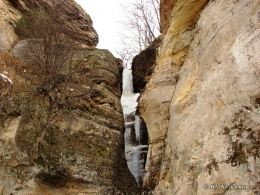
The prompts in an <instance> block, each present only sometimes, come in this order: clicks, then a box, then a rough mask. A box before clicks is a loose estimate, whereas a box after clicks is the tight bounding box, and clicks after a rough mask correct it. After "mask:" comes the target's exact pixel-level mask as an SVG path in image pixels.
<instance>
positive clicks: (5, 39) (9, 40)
mask: <svg viewBox="0 0 260 195" xmlns="http://www.w3.org/2000/svg"><path fill="white" fill-rule="evenodd" d="M54 2H55V3H56V4H57V3H60V4H62V8H60V9H59V11H57V14H56V17H55V20H56V22H57V23H59V22H63V25H62V27H63V28H64V32H65V34H66V35H67V36H69V37H70V38H71V39H73V40H75V41H77V42H79V43H81V44H84V45H86V46H90V47H95V46H96V45H97V44H98V34H97V33H96V31H95V29H94V28H93V25H92V20H91V18H90V16H89V15H88V14H87V13H86V12H85V11H84V10H83V9H82V8H81V7H80V6H79V5H78V4H77V3H76V2H75V1H74V0H66V1H60V0H58V1H52V0H38V1H31V0H0V10H1V13H2V15H1V18H0V25H1V31H0V50H1V51H8V50H10V49H11V48H12V47H13V46H14V43H15V41H17V40H18V37H17V35H16V34H15V33H14V28H15V27H16V25H15V23H16V21H17V20H18V19H19V18H20V17H21V16H22V14H23V13H24V12H26V11H29V10H32V9H34V8H39V7H43V8H44V9H46V10H47V11H50V10H51V9H52V8H53V6H54V5H53V4H54Z"/></svg>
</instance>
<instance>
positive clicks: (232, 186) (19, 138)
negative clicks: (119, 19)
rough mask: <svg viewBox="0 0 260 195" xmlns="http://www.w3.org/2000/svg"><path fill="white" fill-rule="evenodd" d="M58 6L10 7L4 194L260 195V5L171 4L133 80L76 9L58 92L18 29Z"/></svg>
mask: <svg viewBox="0 0 260 195" xmlns="http://www.w3.org/2000/svg"><path fill="white" fill-rule="evenodd" d="M52 6H53V1H52V0H37V1H30V0H0V10H1V16H0V50H1V51H0V73H1V75H4V76H6V77H8V78H9V79H11V81H12V83H13V84H11V83H10V82H5V81H7V80H5V81H4V79H3V80H0V194H3V195H9V194H13V195H29V194H32V195H34V194H37V195H38V194H39V195H47V194H55V195H59V194H60V195H63V194H75V195H83V194H84V195H94V194H102V195H109V194H111V195H121V194H126V195H128V194H129V195H131V194H132V195H137V194H143V195H149V194H154V195H173V194H174V195H194V194H197V195H204V194H205V195H208V194H226V195H233V194H234V195H237V194H240V195H245V194H259V193H260V185H259V183H260V172H259V168H260V160H259V158H260V151H259V148H260V85H259V83H260V64H259V59H260V3H259V1H258V0H243V1H241V0H161V1H160V17H161V24H160V27H161V35H160V37H158V38H157V39H156V40H155V41H154V42H153V43H151V45H150V47H148V48H147V49H145V50H143V51H141V52H140V54H138V55H137V56H136V57H135V58H134V60H133V64H132V70H128V69H124V70H123V66H122V61H121V60H120V59H117V58H115V57H114V56H113V55H112V54H111V53H110V52H109V51H107V50H102V49H97V48H95V47H96V45H97V43H98V39H99V38H98V32H96V31H95V29H94V28H93V25H92V20H91V18H90V16H89V15H88V14H87V13H85V12H84V10H83V9H82V8H81V7H80V6H79V5H77V4H76V3H75V2H74V1H73V0H66V1H64V9H63V11H61V12H60V13H59V14H58V16H59V17H57V18H56V20H55V22H56V23H57V24H58V23H59V22H60V21H62V19H66V21H67V22H66V23H64V25H63V28H64V37H67V38H68V39H69V40H72V41H73V42H74V43H75V45H76V47H75V50H73V55H72V57H71V58H70V59H69V60H68V61H67V62H66V63H65V64H63V65H64V66H63V68H64V69H62V71H61V72H59V73H58V74H57V75H56V77H53V78H56V79H55V80H54V81H55V82H53V83H52V82H50V83H49V84H50V86H51V87H49V88H48V87H46V86H45V85H43V83H42V82H41V81H42V80H43V77H44V74H39V72H37V71H39V70H38V69H39V68H38V69H37V68H35V67H34V65H33V64H31V63H30V62H29V61H26V56H25V55H24V53H23V52H21V50H19V49H21V48H28V47H29V48H33V47H35V45H30V42H29V41H26V40H22V39H21V38H20V37H19V36H18V35H17V34H16V31H15V28H16V23H17V21H18V20H19V19H20V18H21V17H22V16H24V14H25V13H26V11H28V10H33V9H35V8H39V7H44V9H45V10H47V12H48V10H51V9H52ZM111 11H112V10H111ZM131 73H132V74H133V82H134V83H133V86H132V85H131V82H129V80H131V76H132V74H131ZM122 75H123V78H122ZM2 77H3V76H1V78H0V79H2ZM4 78H5V77H4ZM127 80H128V81H127ZM126 83H127V84H126ZM122 84H123V85H122ZM129 84H130V85H129ZM121 95H122V96H121ZM130 99H131V101H130ZM120 100H121V101H120ZM137 102H138V104H137ZM140 121H142V122H140ZM139 123H140V124H141V126H142V127H141V128H139V125H138V124H139ZM142 129H143V130H144V131H146V130H147V133H148V135H147V136H148V137H147V138H144V137H142V136H143V133H142ZM140 130H141V131H140ZM140 132H141V133H140ZM124 138H125V141H124ZM143 138H144V140H143ZM147 147H148V148H147ZM146 155H147V156H146ZM146 157H147V159H146ZM145 161H146V165H145V169H144V164H145ZM128 167H129V169H130V170H129V169H128ZM140 188H142V189H140Z"/></svg>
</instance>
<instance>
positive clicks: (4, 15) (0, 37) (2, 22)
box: [0, 0, 21, 52]
mask: <svg viewBox="0 0 260 195" xmlns="http://www.w3.org/2000/svg"><path fill="white" fill-rule="evenodd" d="M0 11H1V17H0V26H1V29H0V50H1V51H5V52H6V51H8V50H9V49H10V48H11V47H12V46H13V44H14V42H15V41H16V40H17V39H18V37H17V36H16V34H15V33H14V26H15V22H16V21H17V19H18V18H20V17H21V13H20V12H19V11H18V10H16V9H15V8H14V7H13V6H12V5H11V4H10V3H9V2H8V1H7V0H0Z"/></svg>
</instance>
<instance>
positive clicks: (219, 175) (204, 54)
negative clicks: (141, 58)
mask: <svg viewBox="0 0 260 195" xmlns="http://www.w3.org/2000/svg"><path fill="white" fill-rule="evenodd" d="M171 3H172V4H173V8H172V9H171V10H163V9H162V10H161V11H162V13H167V12H168V13H171V19H169V22H170V23H169V24H167V21H162V22H165V24H164V25H163V26H167V25H168V26H169V28H168V29H167V31H164V32H165V36H164V37H163V40H162V44H161V46H160V48H159V54H158V57H157V62H156V67H155V70H154V73H153V74H152V77H151V78H150V80H149V82H148V84H147V85H146V88H145V91H144V92H143V93H142V94H141V98H140V102H139V111H140V113H141V116H142V118H143V119H144V120H145V122H146V125H147V128H148V133H149V142H150V145H149V151H148V161H147V165H146V169H147V174H146V176H145V181H144V188H146V189H153V188H155V189H154V190H153V194H165V195H168V194H169V195H172V194H187V195H188V194H200V195H201V194H213V193H225V194H246V193H249V194H259V192H260V191H259V173H258V171H257V170H258V169H259V166H260V163H259V162H260V161H259V132H260V131H259V127H260V121H259V119H260V117H259V116H260V114H259V111H260V110H259V109H260V108H259V98H260V89H259V82H260V80H259V78H260V77H259V73H260V72H259V58H260V52H259V51H260V50H259V45H260V34H259V33H260V32H259V29H260V18H259V15H260V4H259V2H258V1H249V0H245V1H231V0H229V1H226V0H220V1H171ZM165 7H168V6H165ZM164 18H165V17H164ZM162 158H163V159H162ZM154 170H156V171H154ZM211 184H215V185H217V187H218V188H217V189H216V190H215V191H214V190H213V189H212V188H211ZM222 184H223V186H222ZM235 185H236V186H240V188H242V187H243V186H247V187H248V188H249V189H248V190H245V189H244V190H241V189H240V190H236V189H231V188H228V186H233V187H234V186H235ZM251 187H252V189H251Z"/></svg>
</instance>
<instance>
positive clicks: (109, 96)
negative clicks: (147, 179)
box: [0, 44, 137, 195]
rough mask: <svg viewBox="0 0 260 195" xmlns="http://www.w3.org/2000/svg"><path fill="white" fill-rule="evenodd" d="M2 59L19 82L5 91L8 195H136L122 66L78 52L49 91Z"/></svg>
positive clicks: (101, 53) (0, 184) (27, 68)
mask: <svg viewBox="0 0 260 195" xmlns="http://www.w3.org/2000/svg"><path fill="white" fill-rule="evenodd" d="M18 45H19V44H18ZM18 57H20V58H23V56H18ZM0 59H1V65H2V67H3V69H4V70H6V71H7V72H8V73H9V74H8V75H9V78H11V79H12V81H13V83H14V84H13V86H12V87H11V86H10V84H8V83H3V82H2V81H1V86H0V87H1V112H0V114H1V117H0V119H1V120H0V128H1V131H0V133H1V136H0V137H1V139H0V147H1V150H0V151H1V153H0V155H1V158H0V159H1V161H0V164H1V167H0V172H1V177H0V191H1V194H4V195H6V194H11V193H12V194H24V195H28V194H44V195H45V194H104V195H106V194H111V195H112V194H135V193H136V190H137V188H136V184H135V181H134V178H133V176H132V175H131V174H130V172H129V171H128V169H127V165H126V160H125V157H124V147H123V114H122V107H121V104H120V100H119V99H120V95H121V89H120V88H121V75H119V66H121V64H118V61H117V59H115V58H114V57H113V56H112V54H111V53H110V52H109V51H107V50H98V49H78V50H77V51H76V52H75V55H74V56H73V59H72V62H71V64H72V65H71V66H70V69H69V70H70V71H69V73H68V74H65V73H63V72H62V73H61V74H60V75H59V76H58V77H57V82H56V83H55V84H54V85H53V87H52V89H51V90H49V91H46V90H44V89H42V87H41V85H39V83H41V82H40V80H41V77H39V76H37V75H35V74H34V72H33V68H32V67H33V66H32V65H28V64H24V63H22V62H19V60H17V59H15V58H13V57H12V56H10V55H8V54H2V55H1V58H0Z"/></svg>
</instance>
